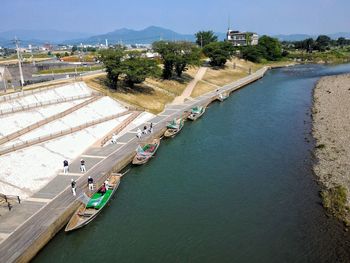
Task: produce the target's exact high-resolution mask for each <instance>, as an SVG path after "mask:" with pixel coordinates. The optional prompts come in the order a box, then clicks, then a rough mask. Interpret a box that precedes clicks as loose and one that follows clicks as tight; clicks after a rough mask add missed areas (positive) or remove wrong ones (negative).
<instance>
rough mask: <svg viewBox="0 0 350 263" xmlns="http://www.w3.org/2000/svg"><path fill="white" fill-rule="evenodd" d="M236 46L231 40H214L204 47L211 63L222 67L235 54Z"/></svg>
mask: <svg viewBox="0 0 350 263" xmlns="http://www.w3.org/2000/svg"><path fill="white" fill-rule="evenodd" d="M233 51H234V48H233V46H232V44H231V43H230V42H212V43H209V44H208V45H206V46H205V47H204V48H203V52H204V54H205V55H206V56H207V57H209V58H210V64H211V65H212V66H215V67H222V66H223V65H225V63H226V61H227V60H228V59H230V58H231V57H232V55H233Z"/></svg>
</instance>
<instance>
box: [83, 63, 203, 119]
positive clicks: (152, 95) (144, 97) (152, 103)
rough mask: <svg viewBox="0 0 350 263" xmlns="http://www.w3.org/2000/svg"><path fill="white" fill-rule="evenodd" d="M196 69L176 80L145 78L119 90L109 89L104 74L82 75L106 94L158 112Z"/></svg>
mask: <svg viewBox="0 0 350 263" xmlns="http://www.w3.org/2000/svg"><path fill="white" fill-rule="evenodd" d="M196 72H197V69H195V68H191V69H189V70H188V71H187V72H186V73H185V74H184V76H183V78H181V79H178V80H159V79H153V78H152V79H146V81H145V82H144V83H142V84H141V85H135V87H134V88H133V89H129V88H125V87H124V88H123V89H120V90H117V91H116V90H113V89H109V88H108V87H107V86H106V85H105V84H104V83H105V80H106V75H105V74H104V73H103V74H99V75H94V76H86V77H83V80H84V81H85V83H86V84H87V85H88V86H90V87H91V88H94V89H96V90H98V91H100V92H102V93H104V94H106V95H108V96H111V97H113V98H115V99H118V100H120V101H122V102H125V103H127V104H130V105H133V106H136V107H141V108H143V109H146V110H148V111H150V112H152V113H155V114H157V113H160V112H162V111H163V110H164V106H165V105H166V104H168V103H170V102H172V101H173V100H174V98H175V97H176V96H178V95H180V94H181V93H182V92H183V90H184V89H185V88H186V86H187V84H188V83H189V82H190V81H191V80H192V78H193V77H194V75H195V74H196Z"/></svg>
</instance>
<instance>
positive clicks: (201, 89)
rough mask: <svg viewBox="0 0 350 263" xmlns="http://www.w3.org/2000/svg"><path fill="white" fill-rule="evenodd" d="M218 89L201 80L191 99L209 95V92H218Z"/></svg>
mask: <svg viewBox="0 0 350 263" xmlns="http://www.w3.org/2000/svg"><path fill="white" fill-rule="evenodd" d="M216 89H217V86H214V85H210V84H208V83H206V82H204V81H201V80H200V81H198V82H197V84H196V86H195V87H194V89H193V91H192V93H191V97H192V98H195V97H198V96H201V95H203V94H205V93H208V92H210V91H213V90H216Z"/></svg>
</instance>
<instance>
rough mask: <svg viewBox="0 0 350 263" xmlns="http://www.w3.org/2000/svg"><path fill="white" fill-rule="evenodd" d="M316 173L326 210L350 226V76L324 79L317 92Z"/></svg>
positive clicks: (314, 118)
mask: <svg viewBox="0 0 350 263" xmlns="http://www.w3.org/2000/svg"><path fill="white" fill-rule="evenodd" d="M312 136H313V138H314V140H315V147H314V154H315V157H316V162H315V163H314V165H313V171H314V173H315V175H316V178H317V181H318V182H319V183H320V186H321V189H320V190H321V198H322V201H323V206H324V208H325V209H326V211H327V212H328V214H331V215H332V216H334V217H335V218H337V219H339V220H340V221H342V222H343V223H344V225H345V227H346V229H345V230H347V227H349V226H350V210H349V207H350V196H349V192H350V169H349V168H350V165H349V164H350V148H349V144H350V143H349V142H350V74H343V75H337V76H327V77H323V78H321V79H320V80H319V81H318V82H317V83H316V85H315V87H314V90H313V106H312Z"/></svg>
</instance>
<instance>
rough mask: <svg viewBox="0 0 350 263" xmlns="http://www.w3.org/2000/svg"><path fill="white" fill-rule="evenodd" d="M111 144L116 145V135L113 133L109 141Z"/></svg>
mask: <svg viewBox="0 0 350 263" xmlns="http://www.w3.org/2000/svg"><path fill="white" fill-rule="evenodd" d="M111 142H112V143H113V144H116V143H117V135H116V134H115V133H113V135H112V141H111Z"/></svg>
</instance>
